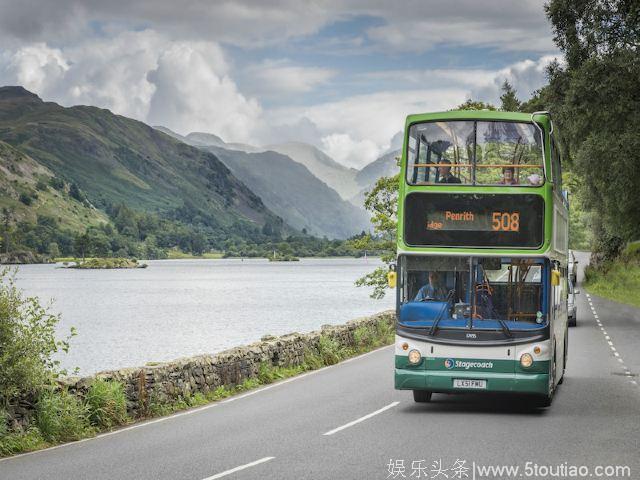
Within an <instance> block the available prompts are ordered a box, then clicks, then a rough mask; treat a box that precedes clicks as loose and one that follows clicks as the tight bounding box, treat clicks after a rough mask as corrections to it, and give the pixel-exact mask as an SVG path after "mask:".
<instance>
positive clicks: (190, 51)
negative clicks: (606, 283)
mask: <svg viewBox="0 0 640 480" xmlns="http://www.w3.org/2000/svg"><path fill="white" fill-rule="evenodd" d="M0 84H5V85H6V84H12V85H13V84H20V85H24V86H25V87H26V88H27V89H29V90H32V91H34V92H35V93H37V94H39V95H41V96H42V97H43V98H45V99H46V100H52V101H56V102H59V103H61V104H63V105H67V106H70V105H77V104H88V105H96V106H99V107H102V108H108V109H110V110H112V111H113V112H115V113H118V114H121V115H125V116H129V117H133V118H136V119H139V120H142V121H145V122H147V123H150V124H161V125H165V126H167V127H169V128H171V129H174V130H176V131H178V132H180V133H189V132H191V131H194V130H199V131H211V132H216V133H218V134H220V135H222V136H223V138H225V140H228V141H247V140H248V139H249V135H250V131H251V130H252V129H253V128H254V127H255V124H256V122H257V119H258V118H259V117H260V115H261V109H260V106H259V105H258V103H257V101H256V100H253V99H249V98H246V97H245V96H244V95H242V94H241V93H240V92H239V91H238V89H237V87H236V84H235V83H234V81H233V80H232V79H231V77H230V75H229V66H228V64H227V62H226V60H225V57H224V53H223V51H222V49H221V48H220V47H219V46H218V45H217V44H215V43H211V42H201V41H200V42H198V41H192V42H187V41H184V42H172V41H170V40H169V39H168V38H166V37H164V36H162V35H160V34H158V33H156V32H154V31H152V30H144V31H141V32H123V33H120V34H119V35H117V36H116V37H113V38H99V39H94V40H92V41H87V42H84V43H82V44H80V45H78V46H76V47H68V48H66V49H62V50H61V49H54V48H51V47H49V46H47V45H46V44H44V43H36V44H31V45H25V46H23V47H21V48H19V49H17V50H16V51H15V52H13V53H11V54H6V53H5V54H3V55H2V56H1V57H0Z"/></svg>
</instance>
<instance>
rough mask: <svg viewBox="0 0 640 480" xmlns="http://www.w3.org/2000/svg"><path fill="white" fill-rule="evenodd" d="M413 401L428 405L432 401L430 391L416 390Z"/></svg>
mask: <svg viewBox="0 0 640 480" xmlns="http://www.w3.org/2000/svg"><path fill="white" fill-rule="evenodd" d="M413 401H414V402H417V403H427V402H430V401H431V392H430V391H429V390H414V391H413Z"/></svg>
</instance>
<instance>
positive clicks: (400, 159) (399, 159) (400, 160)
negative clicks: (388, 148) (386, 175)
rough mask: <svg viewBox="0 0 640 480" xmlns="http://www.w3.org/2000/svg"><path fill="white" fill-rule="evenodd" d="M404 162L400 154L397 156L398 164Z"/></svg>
mask: <svg viewBox="0 0 640 480" xmlns="http://www.w3.org/2000/svg"><path fill="white" fill-rule="evenodd" d="M401 164H402V157H401V156H400V155H397V156H396V165H397V166H400V165H401Z"/></svg>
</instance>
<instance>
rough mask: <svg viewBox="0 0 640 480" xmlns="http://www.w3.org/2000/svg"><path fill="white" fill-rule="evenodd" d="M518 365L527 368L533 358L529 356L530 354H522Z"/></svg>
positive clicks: (531, 363)
mask: <svg viewBox="0 0 640 480" xmlns="http://www.w3.org/2000/svg"><path fill="white" fill-rule="evenodd" d="M520 365H522V366H523V367H524V368H529V367H530V366H531V365H533V357H532V356H531V354H529V353H524V354H522V356H521V357H520Z"/></svg>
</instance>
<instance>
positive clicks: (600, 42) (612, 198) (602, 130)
mask: <svg viewBox="0 0 640 480" xmlns="http://www.w3.org/2000/svg"><path fill="white" fill-rule="evenodd" d="M546 9H547V14H548V16H549V19H550V20H551V22H552V25H553V31H554V39H555V41H556V43H557V44H558V46H559V47H560V49H561V50H562V51H563V53H564V54H565V64H564V65H563V64H559V63H554V64H552V65H551V66H550V68H549V79H550V83H549V86H548V87H546V88H545V89H544V92H543V95H544V97H545V102H546V103H547V104H548V105H550V107H551V109H552V111H553V114H554V117H555V119H556V121H557V123H558V124H559V126H560V131H561V132H563V133H564V136H563V139H564V140H565V141H564V142H563V143H564V148H565V158H566V159H568V160H569V163H570V165H572V167H573V170H574V172H575V174H576V176H577V183H578V185H579V186H580V189H579V192H578V195H579V196H580V199H581V200H582V201H583V203H584V206H585V208H587V209H589V210H592V211H593V216H592V218H593V219H594V220H597V221H594V222H592V223H593V228H594V235H595V239H594V240H595V245H596V247H595V248H596V249H600V250H602V251H606V254H607V256H612V255H615V250H616V249H617V248H618V247H615V246H616V245H618V246H619V245H623V244H624V242H627V241H630V240H635V239H638V238H640V195H638V191H640V176H639V175H638V174H637V172H638V171H640V138H638V134H637V132H638V131H639V130H640V97H639V96H638V94H637V91H638V78H640V51H639V50H638V46H640V22H639V19H640V4H638V2H631V1H625V0H609V1H605V0H582V1H580V2H574V1H570V0H552V1H551V2H550V3H549V4H548V5H547V7H546Z"/></svg>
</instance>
